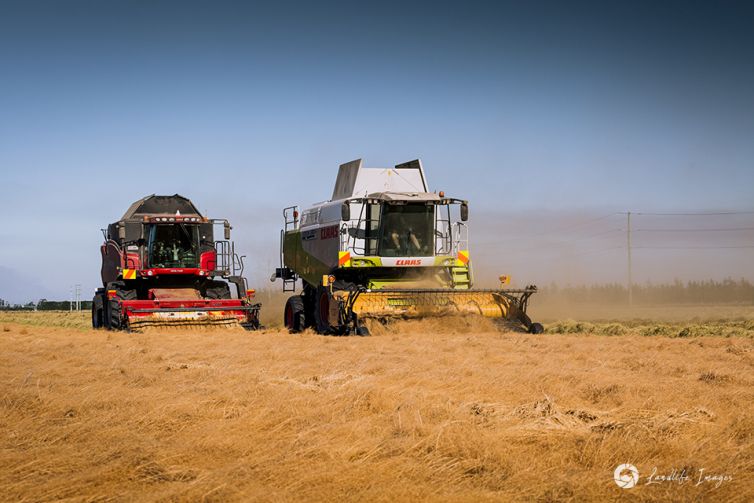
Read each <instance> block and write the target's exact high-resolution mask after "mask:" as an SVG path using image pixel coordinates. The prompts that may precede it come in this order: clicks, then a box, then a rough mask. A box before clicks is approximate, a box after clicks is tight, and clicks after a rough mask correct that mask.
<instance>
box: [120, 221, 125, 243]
mask: <svg viewBox="0 0 754 503" xmlns="http://www.w3.org/2000/svg"><path fill="white" fill-rule="evenodd" d="M118 239H119V240H120V241H125V240H126V225H125V224H120V225H118Z"/></svg>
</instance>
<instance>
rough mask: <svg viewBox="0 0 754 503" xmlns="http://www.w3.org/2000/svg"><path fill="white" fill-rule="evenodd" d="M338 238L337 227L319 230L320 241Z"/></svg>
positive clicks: (332, 226)
mask: <svg viewBox="0 0 754 503" xmlns="http://www.w3.org/2000/svg"><path fill="white" fill-rule="evenodd" d="M336 237H338V226H337V225H331V226H330V227H323V228H321V229H320V230H319V238H320V239H332V238H336Z"/></svg>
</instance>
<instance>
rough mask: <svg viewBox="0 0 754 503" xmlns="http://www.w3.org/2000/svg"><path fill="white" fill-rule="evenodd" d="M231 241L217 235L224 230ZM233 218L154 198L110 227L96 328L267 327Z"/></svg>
mask: <svg viewBox="0 0 754 503" xmlns="http://www.w3.org/2000/svg"><path fill="white" fill-rule="evenodd" d="M221 226H222V227H223V232H224V238H225V239H224V240H215V238H214V231H215V228H216V227H221ZM230 230H231V226H230V223H229V222H228V221H227V220H218V219H209V218H206V217H204V216H202V215H201V214H200V213H199V210H198V209H197V208H196V206H194V204H193V203H192V202H191V201H190V200H189V199H187V198H185V197H183V196H180V195H178V194H175V195H173V196H156V195H154V194H153V195H151V196H147V197H145V198H143V199H140V200H138V201H136V202H135V203H134V204H132V205H131V207H130V208H128V211H126V213H125V214H124V215H123V217H122V218H121V219H120V220H118V221H117V222H115V223H113V224H110V225H109V226H108V227H107V229H102V233H103V234H104V236H105V243H104V244H103V245H102V247H101V252H102V285H103V288H98V289H97V291H96V293H95V294H94V302H93V304H92V326H93V327H94V328H100V327H105V328H109V329H113V330H119V329H126V330H130V331H138V330H140V329H142V328H145V327H153V326H242V327H244V328H247V329H256V328H259V308H260V307H261V304H255V303H253V299H254V290H249V289H248V287H247V284H246V279H245V278H244V277H243V258H244V257H239V256H238V255H236V253H235V247H234V245H233V242H232V241H230Z"/></svg>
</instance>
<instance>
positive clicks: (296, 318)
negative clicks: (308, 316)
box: [283, 295, 306, 333]
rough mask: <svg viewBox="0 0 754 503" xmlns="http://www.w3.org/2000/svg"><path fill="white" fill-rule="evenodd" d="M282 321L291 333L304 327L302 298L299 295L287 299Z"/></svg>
mask: <svg viewBox="0 0 754 503" xmlns="http://www.w3.org/2000/svg"><path fill="white" fill-rule="evenodd" d="M283 323H284V324H285V328H287V329H288V330H289V331H290V332H292V333H298V332H301V331H302V330H303V329H304V328H305V327H306V320H305V314H304V300H303V299H302V298H301V296H300V295H294V296H293V297H289V298H288V301H287V302H286V303H285V312H284V314H283Z"/></svg>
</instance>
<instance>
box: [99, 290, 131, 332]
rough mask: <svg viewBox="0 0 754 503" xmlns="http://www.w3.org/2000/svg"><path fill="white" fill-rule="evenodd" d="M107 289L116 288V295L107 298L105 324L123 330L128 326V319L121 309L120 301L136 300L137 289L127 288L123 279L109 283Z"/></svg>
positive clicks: (113, 328) (110, 327) (112, 328)
mask: <svg viewBox="0 0 754 503" xmlns="http://www.w3.org/2000/svg"><path fill="white" fill-rule="evenodd" d="M107 290H115V296H114V297H113V298H112V299H109V298H107V297H106V298H105V309H106V310H107V322H106V323H105V325H106V326H107V328H109V329H110V330H121V329H123V328H125V327H126V322H127V320H126V319H125V316H123V313H122V311H121V308H120V301H123V300H136V290H132V289H126V285H125V283H123V282H122V281H113V282H112V283H109V284H108V285H107ZM105 295H107V294H105Z"/></svg>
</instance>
